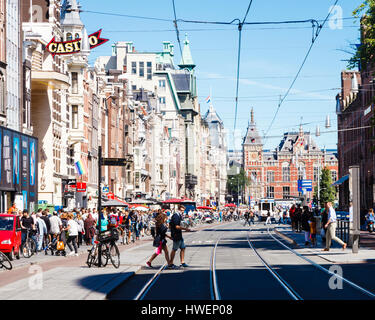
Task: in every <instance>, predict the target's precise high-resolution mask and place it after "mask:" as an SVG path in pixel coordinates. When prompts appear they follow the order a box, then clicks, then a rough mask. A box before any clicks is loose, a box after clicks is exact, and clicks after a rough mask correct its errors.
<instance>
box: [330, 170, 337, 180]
mask: <svg viewBox="0 0 375 320" xmlns="http://www.w3.org/2000/svg"><path fill="white" fill-rule="evenodd" d="M331 178H332V182H336V181H337V171H335V170H332V171H331Z"/></svg>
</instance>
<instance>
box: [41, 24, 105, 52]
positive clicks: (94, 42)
mask: <svg viewBox="0 0 375 320" xmlns="http://www.w3.org/2000/svg"><path fill="white" fill-rule="evenodd" d="M101 32H102V29H100V30H99V31H97V32H95V33H93V34H90V35H89V36H88V38H89V44H90V49H94V48H96V47H98V46H100V45H102V44H103V43H106V42H107V41H108V40H109V39H103V38H100V34H101ZM81 42H82V39H80V38H79V39H74V40H71V41H63V42H56V41H55V38H53V39H52V40H51V41H50V43H49V44H48V45H47V47H46V48H47V51H48V52H49V53H50V54H52V56H53V57H54V56H55V55H64V54H74V53H79V52H80V51H81Z"/></svg>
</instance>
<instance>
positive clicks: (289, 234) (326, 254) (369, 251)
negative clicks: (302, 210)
mask: <svg viewBox="0 0 375 320" xmlns="http://www.w3.org/2000/svg"><path fill="white" fill-rule="evenodd" d="M271 228H274V230H275V232H276V233H277V234H278V235H279V236H280V237H282V238H284V239H285V240H286V241H287V242H289V244H291V245H292V248H294V249H298V250H301V251H299V252H301V253H304V252H305V251H306V253H308V254H316V255H318V256H319V257H321V258H323V259H324V260H327V261H328V262H330V263H335V264H349V263H354V264H358V263H375V234H374V235H373V234H370V233H369V232H367V231H361V235H360V247H359V250H358V253H353V252H352V248H351V247H349V245H348V247H347V248H346V249H345V250H343V249H342V247H341V246H340V245H339V244H338V243H336V242H335V241H332V244H331V248H330V250H329V251H323V249H324V248H325V242H322V237H321V236H320V234H317V235H316V239H317V241H316V246H315V247H313V246H311V244H310V245H307V246H306V245H305V234H304V232H303V231H301V232H296V231H293V230H292V228H291V226H290V225H286V224H280V225H279V224H272V225H271Z"/></svg>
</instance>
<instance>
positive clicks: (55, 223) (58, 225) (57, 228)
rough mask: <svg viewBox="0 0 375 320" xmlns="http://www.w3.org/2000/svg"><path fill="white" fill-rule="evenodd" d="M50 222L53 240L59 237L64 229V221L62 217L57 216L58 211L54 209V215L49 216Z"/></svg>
mask: <svg viewBox="0 0 375 320" xmlns="http://www.w3.org/2000/svg"><path fill="white" fill-rule="evenodd" d="M49 222H50V226H51V227H50V234H51V238H52V239H51V241H53V240H54V239H57V237H58V235H59V234H60V232H61V229H62V222H61V219H60V218H59V217H58V216H57V212H56V211H54V212H53V214H52V217H50V218H49Z"/></svg>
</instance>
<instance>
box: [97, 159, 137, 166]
mask: <svg viewBox="0 0 375 320" xmlns="http://www.w3.org/2000/svg"><path fill="white" fill-rule="evenodd" d="M132 162H133V160H132V159H131V158H129V157H128V158H103V159H102V161H101V165H102V166H117V167H124V166H126V165H127V164H129V163H132Z"/></svg>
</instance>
